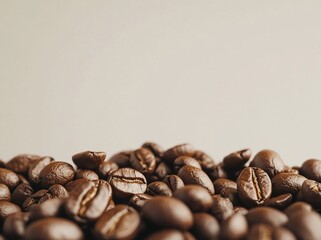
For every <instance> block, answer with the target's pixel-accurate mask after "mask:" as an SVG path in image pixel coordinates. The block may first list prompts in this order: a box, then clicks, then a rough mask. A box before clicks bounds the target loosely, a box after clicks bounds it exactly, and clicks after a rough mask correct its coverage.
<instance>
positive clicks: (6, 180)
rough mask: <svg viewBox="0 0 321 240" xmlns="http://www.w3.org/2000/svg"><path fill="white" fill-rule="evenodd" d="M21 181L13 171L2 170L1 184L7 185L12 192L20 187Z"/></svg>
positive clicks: (0, 169) (0, 172)
mask: <svg viewBox="0 0 321 240" xmlns="http://www.w3.org/2000/svg"><path fill="white" fill-rule="evenodd" d="M19 182H20V180H19V177H18V175H17V174H16V173H14V172H13V171H11V170H9V169H6V168H0V183H2V184H4V185H6V186H7V187H8V188H9V189H10V190H11V191H12V190H13V189H14V188H15V187H16V186H18V184H19Z"/></svg>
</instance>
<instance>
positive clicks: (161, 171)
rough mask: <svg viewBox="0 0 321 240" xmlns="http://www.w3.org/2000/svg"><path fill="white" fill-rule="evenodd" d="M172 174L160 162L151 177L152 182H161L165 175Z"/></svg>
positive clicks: (164, 164) (168, 168) (165, 165)
mask: <svg viewBox="0 0 321 240" xmlns="http://www.w3.org/2000/svg"><path fill="white" fill-rule="evenodd" d="M170 174H172V170H171V169H170V167H169V166H168V165H167V164H166V163H164V162H160V163H159V164H158V165H157V166H156V169H155V172H154V175H153V176H152V179H153V181H162V180H163V179H164V178H165V177H166V176H167V175H170Z"/></svg>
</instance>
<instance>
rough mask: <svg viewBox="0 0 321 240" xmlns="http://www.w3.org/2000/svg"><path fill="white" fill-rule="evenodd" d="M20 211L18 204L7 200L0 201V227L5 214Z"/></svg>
mask: <svg viewBox="0 0 321 240" xmlns="http://www.w3.org/2000/svg"><path fill="white" fill-rule="evenodd" d="M20 211H21V209H20V207H19V206H18V205H16V204H14V203H11V202H8V201H0V227H1V226H2V224H3V221H4V220H5V219H6V217H7V216H9V215H10V214H13V213H15V212H20Z"/></svg>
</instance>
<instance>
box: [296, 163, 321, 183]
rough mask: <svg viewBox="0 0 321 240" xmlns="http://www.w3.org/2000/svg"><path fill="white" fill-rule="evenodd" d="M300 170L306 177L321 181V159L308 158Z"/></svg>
mask: <svg viewBox="0 0 321 240" xmlns="http://www.w3.org/2000/svg"><path fill="white" fill-rule="evenodd" d="M300 172H301V174H302V175H303V176H305V177H306V178H309V179H312V180H315V181H318V182H321V160H317V159H309V160H306V161H305V162H304V163H303V164H302V166H301V168H300Z"/></svg>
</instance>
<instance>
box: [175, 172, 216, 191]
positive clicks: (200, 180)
mask: <svg viewBox="0 0 321 240" xmlns="http://www.w3.org/2000/svg"><path fill="white" fill-rule="evenodd" d="M177 175H178V176H179V177H180V178H181V179H182V180H183V182H184V184H185V185H189V184H196V185H200V186H202V187H204V188H206V189H207V191H208V192H209V193H210V194H211V195H214V194H215V191H214V186H213V183H212V181H211V179H210V178H209V177H208V176H207V174H206V173H205V172H204V171H202V170H201V169H199V168H195V167H191V166H184V167H182V168H181V169H180V170H179V172H178V174H177Z"/></svg>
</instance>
